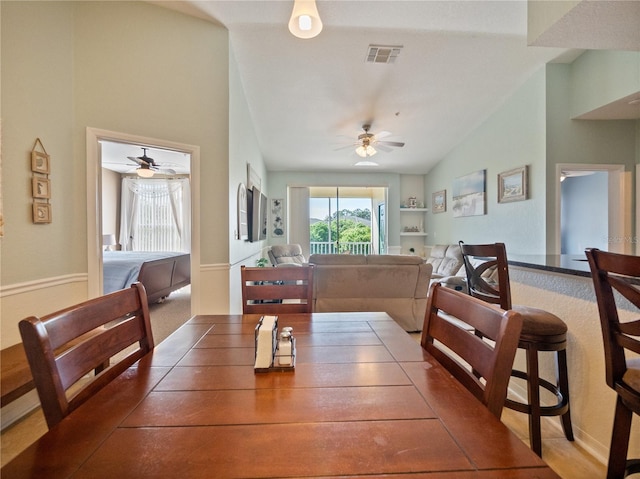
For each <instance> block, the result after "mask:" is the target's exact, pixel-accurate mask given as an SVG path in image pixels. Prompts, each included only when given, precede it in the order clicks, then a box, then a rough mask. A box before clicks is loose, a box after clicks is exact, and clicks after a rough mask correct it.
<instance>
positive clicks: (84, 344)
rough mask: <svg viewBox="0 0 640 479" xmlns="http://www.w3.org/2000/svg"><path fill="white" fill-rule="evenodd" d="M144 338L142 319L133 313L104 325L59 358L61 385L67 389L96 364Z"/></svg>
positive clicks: (57, 360)
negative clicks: (96, 332)
mask: <svg viewBox="0 0 640 479" xmlns="http://www.w3.org/2000/svg"><path fill="white" fill-rule="evenodd" d="M143 337H144V330H143V329H141V321H140V318H139V317H138V316H133V317H130V318H127V319H125V320H122V321H118V322H117V323H115V324H113V325H110V326H109V327H105V328H104V329H103V330H102V331H100V334H95V335H90V336H88V337H87V338H86V339H85V340H83V341H81V342H79V343H77V344H75V345H74V346H73V347H72V348H70V349H68V350H66V351H65V352H63V353H62V354H60V355H59V356H58V358H57V359H56V362H57V364H58V371H59V374H60V381H61V383H62V387H63V388H64V389H68V388H69V387H70V386H71V385H72V384H74V383H76V382H77V381H78V380H79V379H80V378H82V377H83V376H85V375H86V374H87V373H89V372H91V371H92V370H93V369H95V366H96V364H102V363H104V362H105V361H108V360H109V359H110V358H112V357H113V356H115V355H116V354H118V353H119V352H120V351H122V350H123V349H125V348H127V347H129V346H130V345H132V344H135V343H136V342H138V341H139V340H141V339H142V338H143Z"/></svg>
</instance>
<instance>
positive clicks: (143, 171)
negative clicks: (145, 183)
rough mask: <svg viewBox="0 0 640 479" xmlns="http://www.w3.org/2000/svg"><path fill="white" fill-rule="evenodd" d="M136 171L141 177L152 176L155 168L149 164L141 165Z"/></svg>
mask: <svg viewBox="0 0 640 479" xmlns="http://www.w3.org/2000/svg"><path fill="white" fill-rule="evenodd" d="M136 173H137V174H138V176H139V177H141V178H151V177H152V176H153V170H152V169H151V168H149V166H148V165H147V166H144V165H141V166H140V167H138V168H137V169H136Z"/></svg>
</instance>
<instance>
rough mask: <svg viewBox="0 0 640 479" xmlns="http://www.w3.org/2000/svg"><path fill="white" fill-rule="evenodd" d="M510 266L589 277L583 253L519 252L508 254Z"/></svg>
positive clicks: (587, 264) (587, 265)
mask: <svg viewBox="0 0 640 479" xmlns="http://www.w3.org/2000/svg"><path fill="white" fill-rule="evenodd" d="M509 265H510V266H521V267H523V268H531V269H538V270H541V271H551V272H553V273H563V274H571V275H574V276H586V277H590V275H591V273H590V272H589V263H588V262H587V257H586V255H585V254H584V253H583V254H521V255H518V254H516V255H509Z"/></svg>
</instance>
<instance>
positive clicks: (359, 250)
mask: <svg viewBox="0 0 640 479" xmlns="http://www.w3.org/2000/svg"><path fill="white" fill-rule="evenodd" d="M371 251H372V248H371V243H340V247H338V246H337V245H336V243H330V242H328V241H312V242H311V254H345V253H348V254H371Z"/></svg>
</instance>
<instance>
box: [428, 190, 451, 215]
mask: <svg viewBox="0 0 640 479" xmlns="http://www.w3.org/2000/svg"><path fill="white" fill-rule="evenodd" d="M431 204H432V206H431V208H432V209H433V212H434V213H444V212H445V211H447V190H440V191H436V192H435V193H433V195H432V199H431Z"/></svg>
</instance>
